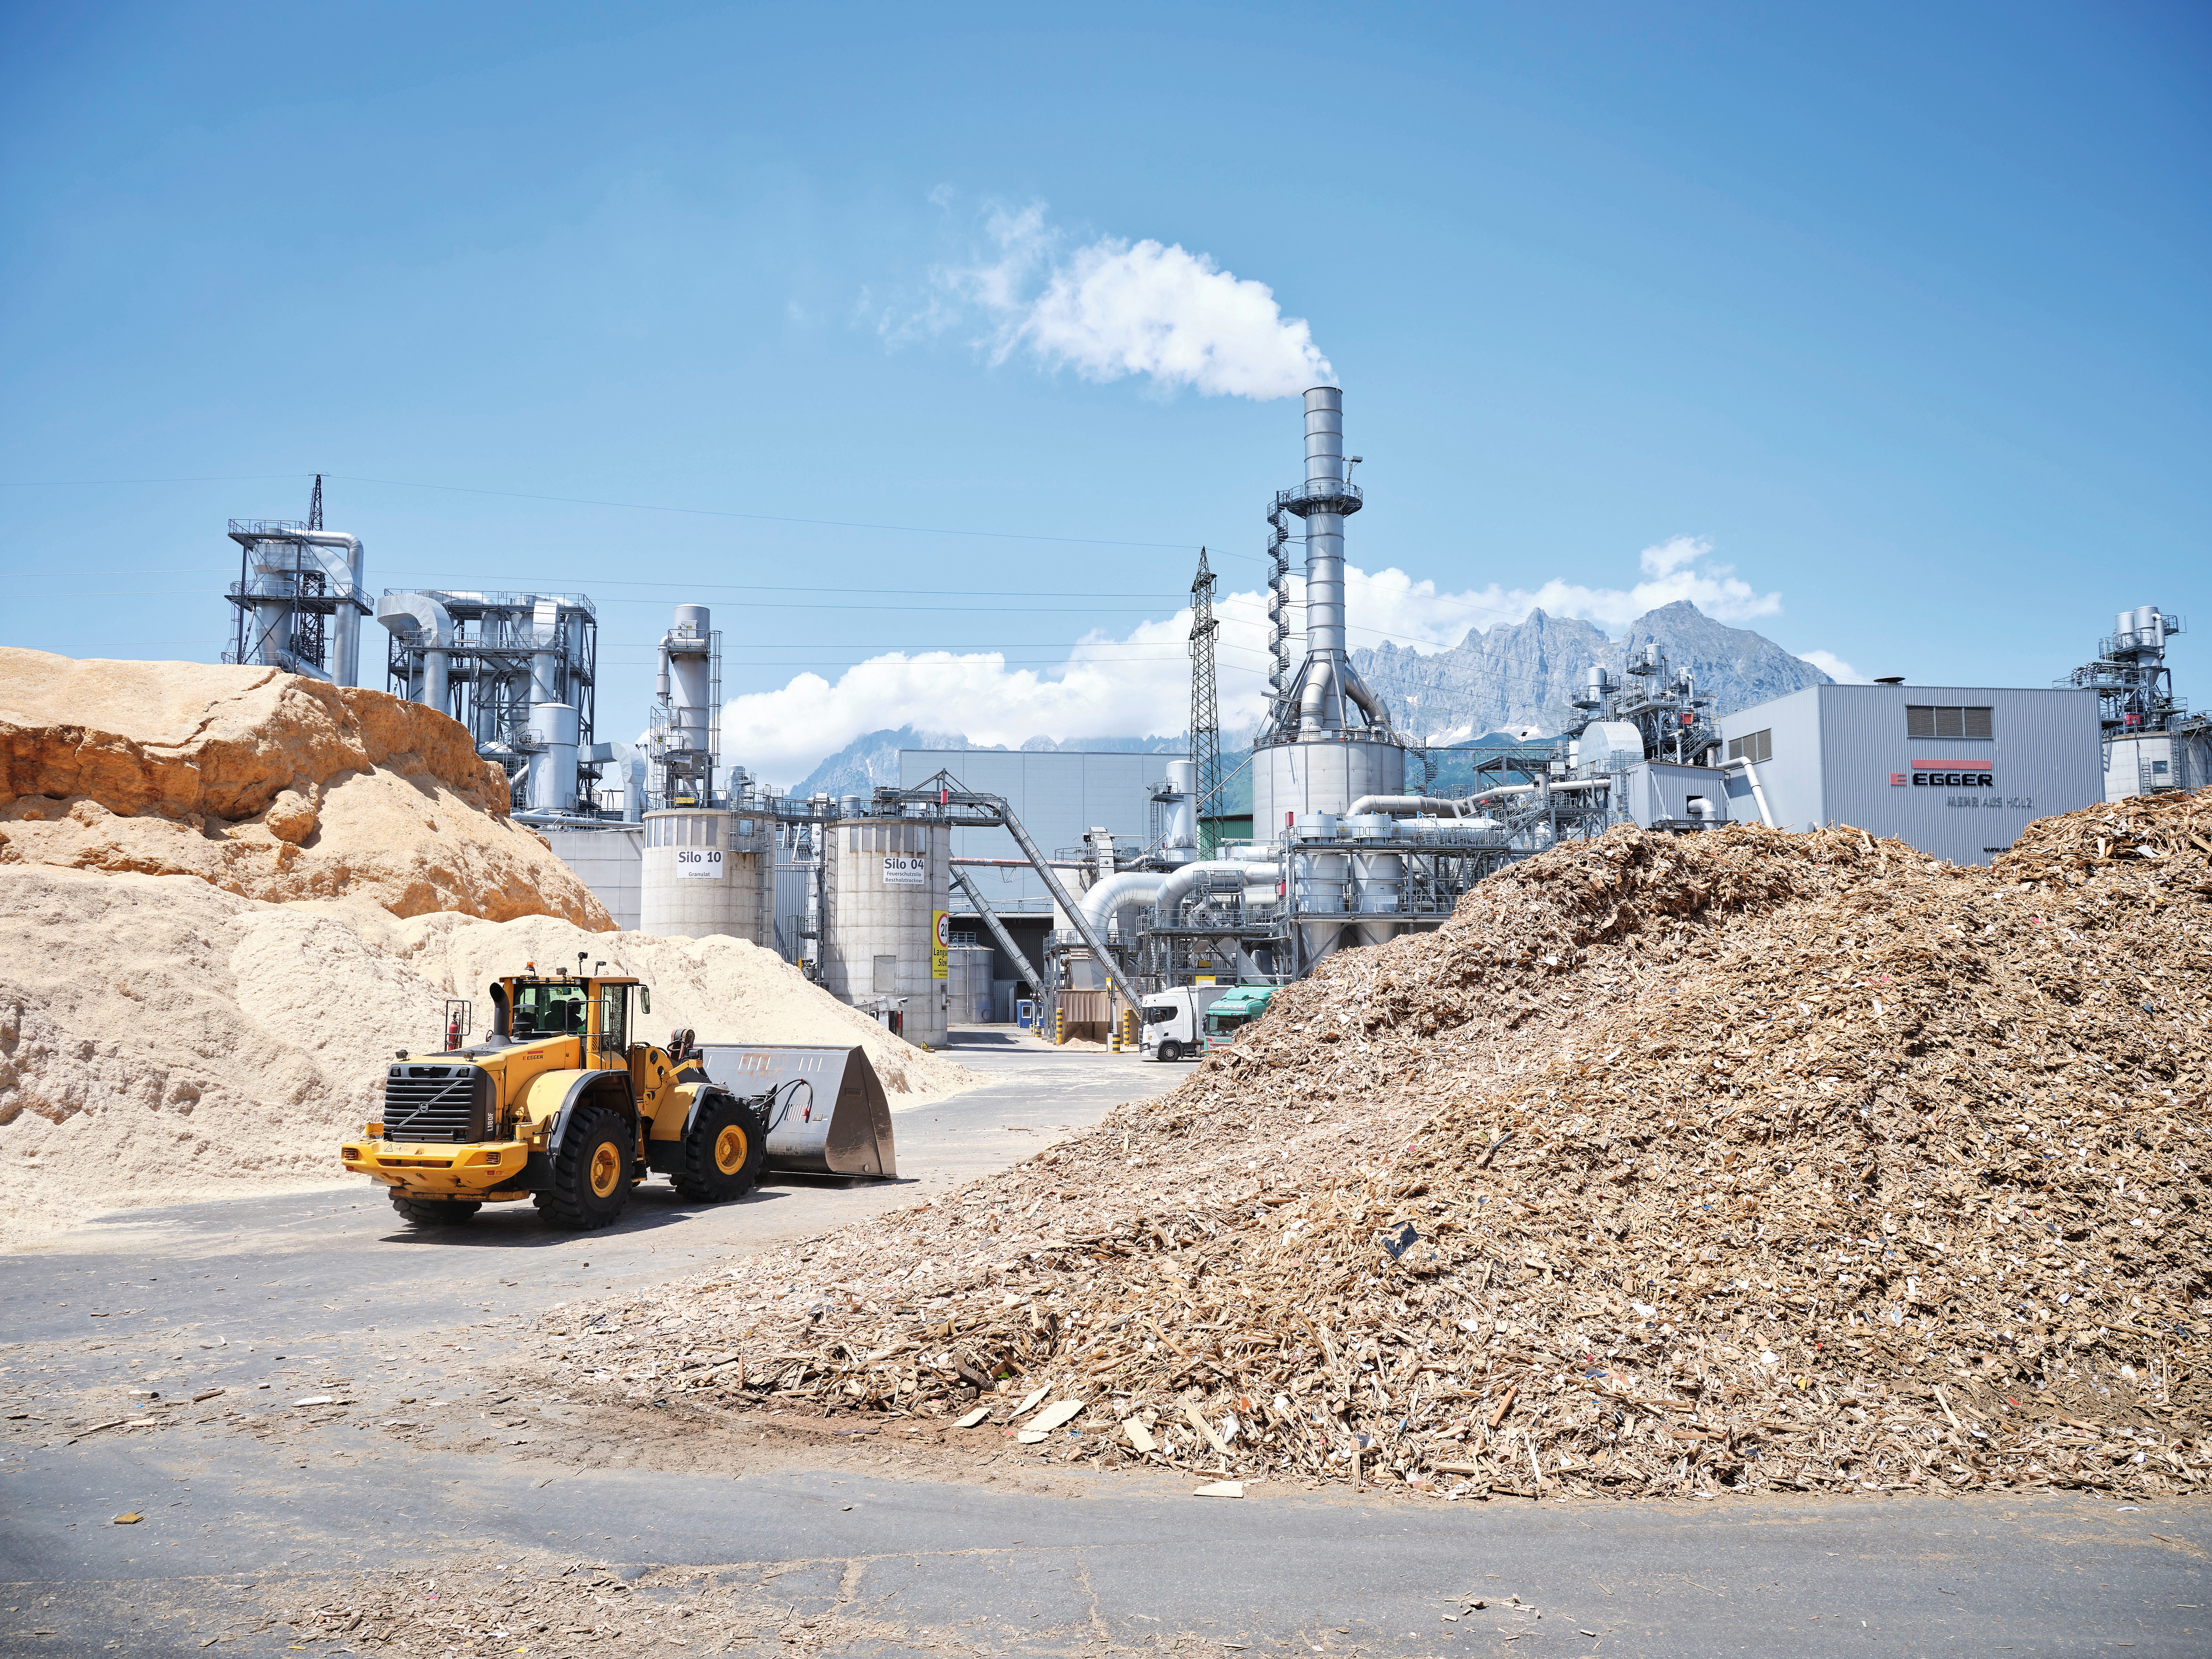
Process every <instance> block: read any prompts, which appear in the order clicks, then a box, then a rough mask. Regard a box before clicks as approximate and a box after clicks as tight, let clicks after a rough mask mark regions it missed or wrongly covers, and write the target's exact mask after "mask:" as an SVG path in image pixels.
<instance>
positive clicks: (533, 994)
mask: <svg viewBox="0 0 2212 1659" xmlns="http://www.w3.org/2000/svg"><path fill="white" fill-rule="evenodd" d="M584 1023H585V1003H584V987H582V986H580V985H574V984H565V985H564V984H554V983H548V982H546V981H534V982H533V981H527V980H526V981H521V982H520V983H518V984H517V985H516V986H515V987H514V1035H515V1036H516V1037H517V1039H526V1038H529V1037H533V1036H581V1035H582V1034H583V1031H584Z"/></svg>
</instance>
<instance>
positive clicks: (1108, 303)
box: [878, 206, 1336, 399]
mask: <svg viewBox="0 0 2212 1659" xmlns="http://www.w3.org/2000/svg"><path fill="white" fill-rule="evenodd" d="M987 229H988V232H989V234H990V237H991V240H992V242H993V244H994V252H993V254H992V255H991V257H989V258H986V259H984V260H982V261H981V262H979V263H977V264H970V265H963V266H954V267H949V268H946V269H944V270H939V271H938V272H937V273H936V287H937V292H936V293H935V294H934V295H933V296H932V298H931V300H930V301H929V302H928V303H927V305H926V306H925V307H923V308H922V310H921V313H919V314H918V315H910V316H904V317H896V318H894V317H892V316H890V315H889V314H888V313H885V314H884V315H883V316H881V317H880V318H879V319H878V327H879V328H880V329H881V330H882V331H883V332H884V336H885V337H886V338H888V339H892V340H899V339H905V338H910V337H915V336H916V335H919V334H934V333H939V332H942V331H945V330H947V329H950V328H953V327H956V326H958V325H960V324H961V323H962V322H963V320H965V319H969V318H975V317H980V318H981V320H982V321H983V323H984V325H986V327H987V336H986V337H985V338H984V340H983V341H982V342H981V343H982V344H983V345H985V346H986V348H987V350H988V352H989V355H990V357H991V360H992V361H993V362H1006V360H1007V359H1008V358H1010V357H1013V356H1021V355H1025V356H1030V357H1031V358H1034V359H1035V360H1036V362H1038V363H1040V364H1042V366H1043V367H1045V368H1052V369H1058V368H1072V369H1073V370H1074V371H1075V372H1076V373H1077V374H1080V375H1081V376H1082V377H1083V378H1084V379H1085V380H1121V379H1123V378H1125V377H1127V376H1129V375H1140V376H1143V377H1146V378H1147V379H1149V380H1152V383H1153V384H1154V385H1155V386H1160V387H1162V388H1164V389H1173V388H1176V387H1180V386H1190V387H1192V388H1194V389H1195V390H1196V391H1199V392H1204V393H1206V394H1208V395H1210V396H1230V397H1239V398H1261V399H1265V398H1293V397H1296V396H1297V394H1298V393H1299V392H1304V390H1305V389H1306V388H1307V387H1308V386H1318V385H1322V384H1325V383H1332V382H1334V380H1335V379H1336V373H1335V371H1334V369H1332V368H1330V367H1329V364H1328V358H1326V357H1324V356H1322V354H1321V350H1320V349H1319V348H1318V347H1316V345H1315V344H1314V342H1313V331H1312V329H1311V328H1310V327H1309V326H1308V325H1307V324H1306V323H1305V322H1304V320H1303V319H1300V318H1297V317H1285V316H1284V315H1283V310H1282V307H1281V306H1280V305H1279V303H1277V301H1276V299H1275V295H1274V292H1273V289H1269V288H1268V287H1267V284H1266V283H1257V282H1253V281H1251V280H1250V279H1249V278H1243V277H1239V276H1237V275H1236V274H1235V273H1234V272H1232V271H1227V270H1222V269H1221V268H1220V267H1219V266H1218V265H1217V264H1215V263H1214V262H1213V259H1212V257H1211V256H1209V255H1207V254H1204V253H1193V252H1189V251H1188V250H1187V249H1185V248H1183V247H1182V246H1181V245H1180V244H1169V245H1163V244H1161V243H1159V242H1156V241H1152V240H1144V241H1139V242H1131V241H1127V240H1124V239H1122V238H1121V237H1117V236H1102V237H1100V238H1099V239H1098V240H1096V241H1094V242H1091V243H1088V244H1086V245H1085V246H1081V247H1078V248H1074V249H1073V250H1069V249H1067V248H1066V246H1064V242H1065V239H1064V238H1063V236H1062V235H1061V234H1060V232H1058V231H1056V230H1054V228H1052V227H1051V226H1050V225H1048V223H1047V222H1046V220H1045V216H1044V210H1043V208H1042V206H1033V207H1030V208H1027V209H1025V210H1023V211H1021V212H1019V213H1009V212H1006V211H1004V210H1000V211H997V212H994V213H993V214H992V216H990V219H989V221H988V222H987Z"/></svg>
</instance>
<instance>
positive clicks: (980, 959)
mask: <svg viewBox="0 0 2212 1659" xmlns="http://www.w3.org/2000/svg"><path fill="white" fill-rule="evenodd" d="M946 954H947V956H948V957H950V958H951V967H952V1019H953V1023H954V1024H960V1025H970V1024H973V1025H987V1024H990V1023H991V1021H992V1020H993V1018H994V1014H993V1012H992V1009H991V973H992V967H993V964H994V963H996V962H997V960H998V954H999V953H998V952H997V951H994V950H993V949H992V948H991V947H990V946H989V945H954V946H953V947H952V948H951V951H948V952H946Z"/></svg>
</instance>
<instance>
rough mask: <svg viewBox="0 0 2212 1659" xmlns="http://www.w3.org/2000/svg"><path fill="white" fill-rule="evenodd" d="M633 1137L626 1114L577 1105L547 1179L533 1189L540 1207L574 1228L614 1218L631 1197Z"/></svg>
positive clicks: (554, 1219)
mask: <svg viewBox="0 0 2212 1659" xmlns="http://www.w3.org/2000/svg"><path fill="white" fill-rule="evenodd" d="M635 1138H636V1137H635V1132H634V1131H633V1130H632V1129H631V1127H630V1125H629V1119H627V1118H625V1117H624V1116H623V1115H622V1114H621V1113H620V1112H617V1111H616V1110H614V1109H611V1107H606V1106H586V1107H582V1108H580V1109H578V1110H577V1112H576V1115H574V1117H573V1118H571V1119H570V1120H569V1121H568V1133H567V1134H566V1135H564V1136H563V1137H562V1140H561V1150H560V1151H559V1152H556V1153H555V1154H554V1155H553V1171H552V1179H551V1181H550V1182H548V1183H547V1185H546V1187H545V1189H544V1191H543V1192H538V1193H532V1194H531V1199H530V1201H531V1202H532V1203H533V1204H535V1205H536V1206H538V1214H540V1215H542V1216H544V1218H546V1219H547V1220H548V1221H550V1222H551V1223H552V1224H553V1225H555V1226H556V1227H567V1228H568V1229H570V1230H572V1231H576V1232H589V1231H591V1230H592V1228H594V1227H604V1226H605V1225H607V1223H609V1222H610V1221H612V1220H613V1219H614V1218H616V1217H617V1216H618V1215H620V1214H621V1213H622V1212H623V1205H625V1204H627V1203H629V1176H630V1160H631V1156H632V1143H633V1142H634V1141H635Z"/></svg>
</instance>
